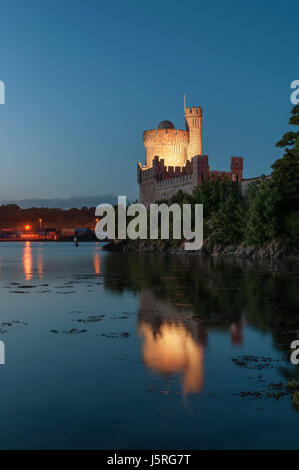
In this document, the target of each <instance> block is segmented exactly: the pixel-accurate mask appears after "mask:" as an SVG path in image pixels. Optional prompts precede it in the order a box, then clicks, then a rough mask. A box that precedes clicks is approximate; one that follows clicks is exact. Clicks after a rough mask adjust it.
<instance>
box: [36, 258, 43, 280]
mask: <svg viewBox="0 0 299 470" xmlns="http://www.w3.org/2000/svg"><path fill="white" fill-rule="evenodd" d="M43 261H44V260H43V255H42V253H38V255H37V271H38V277H39V278H40V279H42V278H43V277H44V262H43Z"/></svg>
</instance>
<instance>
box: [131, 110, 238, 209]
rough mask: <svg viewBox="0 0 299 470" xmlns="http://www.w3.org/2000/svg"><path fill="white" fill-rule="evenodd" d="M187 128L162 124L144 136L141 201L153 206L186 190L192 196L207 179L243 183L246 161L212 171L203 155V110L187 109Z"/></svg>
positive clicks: (139, 167) (139, 170)
mask: <svg viewBox="0 0 299 470" xmlns="http://www.w3.org/2000/svg"><path fill="white" fill-rule="evenodd" d="M185 123H186V129H185V130H182V129H175V127H174V125H173V124H172V122H171V121H162V122H160V124H159V125H158V128H157V129H152V130H148V131H145V132H144V133H143V144H144V147H145V154H146V155H145V165H141V163H140V162H138V164H137V177H138V183H139V202H142V203H143V204H145V205H147V206H148V205H149V204H150V203H152V202H155V201H156V200H160V199H169V198H170V197H171V196H173V195H174V194H175V193H177V192H178V191H180V190H182V191H184V192H187V193H189V194H191V193H192V191H193V189H194V188H195V187H196V186H198V185H200V184H201V183H202V182H203V181H204V180H206V179H212V178H227V179H229V180H230V181H237V182H241V180H242V178H243V158H242V157H231V167H230V170H231V171H210V166H209V158H208V156H207V155H203V153H202V109H201V108H200V107H185Z"/></svg>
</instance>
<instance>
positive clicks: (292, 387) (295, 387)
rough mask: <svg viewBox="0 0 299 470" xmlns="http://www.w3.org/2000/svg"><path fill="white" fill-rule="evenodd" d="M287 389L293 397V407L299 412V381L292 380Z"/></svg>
mask: <svg viewBox="0 0 299 470" xmlns="http://www.w3.org/2000/svg"><path fill="white" fill-rule="evenodd" d="M286 388H287V390H288V392H289V393H290V394H291V396H292V403H293V407H294V408H295V410H296V411H299V379H292V380H290V381H289V382H288V383H287V385H286Z"/></svg>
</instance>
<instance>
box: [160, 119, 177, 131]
mask: <svg viewBox="0 0 299 470" xmlns="http://www.w3.org/2000/svg"><path fill="white" fill-rule="evenodd" d="M158 129H175V127H174V125H173V124H172V122H170V121H162V122H160V124H159V125H158Z"/></svg>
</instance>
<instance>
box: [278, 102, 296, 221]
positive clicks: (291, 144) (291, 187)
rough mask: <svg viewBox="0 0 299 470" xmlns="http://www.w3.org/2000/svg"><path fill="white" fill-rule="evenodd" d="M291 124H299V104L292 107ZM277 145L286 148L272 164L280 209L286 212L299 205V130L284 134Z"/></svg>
mask: <svg viewBox="0 0 299 470" xmlns="http://www.w3.org/2000/svg"><path fill="white" fill-rule="evenodd" d="M289 124H291V125H296V126H298V125H299V105H296V106H294V108H293V109H292V116H291V117H290V119H289ZM276 147H280V148H284V149H285V153H284V155H283V157H282V158H280V159H278V160H276V162H275V163H274V164H273V165H272V168H273V173H272V178H273V181H274V182H275V183H276V184H277V186H278V188H279V191H280V193H281V204H280V210H281V211H282V213H284V214H286V212H288V211H289V210H295V209H298V207H299V131H297V132H294V131H290V132H287V133H286V134H284V136H283V137H282V139H281V140H280V141H279V142H277V144H276Z"/></svg>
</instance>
